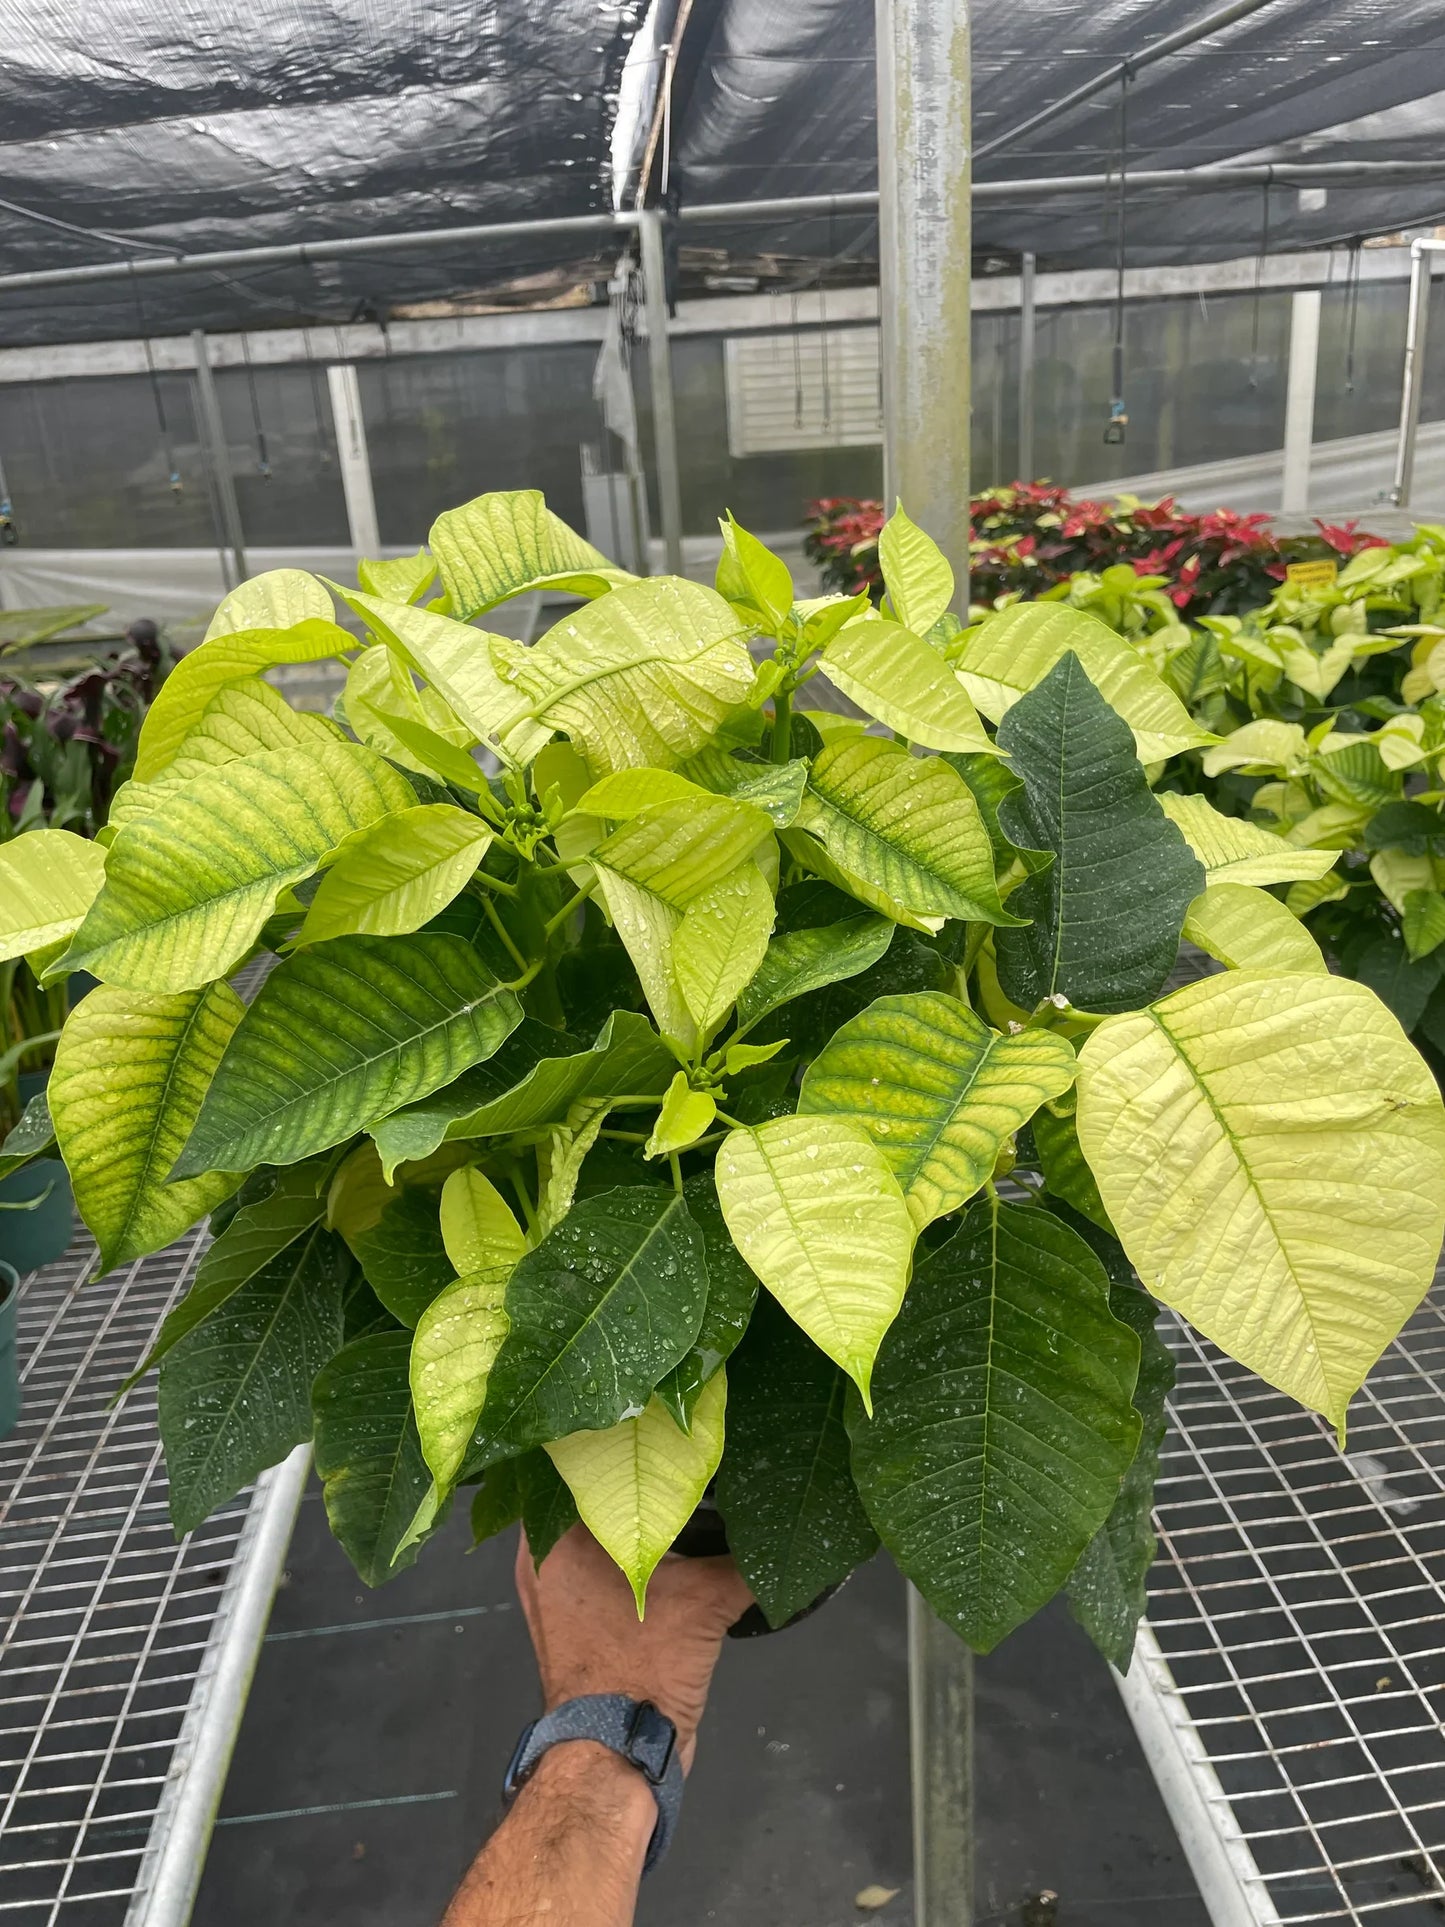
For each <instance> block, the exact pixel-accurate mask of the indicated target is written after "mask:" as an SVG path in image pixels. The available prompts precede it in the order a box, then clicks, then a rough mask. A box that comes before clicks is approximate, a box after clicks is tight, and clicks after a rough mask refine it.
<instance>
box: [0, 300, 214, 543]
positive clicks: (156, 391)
mask: <svg viewBox="0 0 1445 1927" xmlns="http://www.w3.org/2000/svg"><path fill="white" fill-rule="evenodd" d="M130 291H131V294H132V296H133V297H134V300H135V331H136V333H137V334H138V335H139V336H140V345H141V349H142V351H143V352H144V354H145V358H146V374H147V375H148V376H149V378H150V385H151V400H152V401H153V402H154V404H155V411H156V427H157V429H158V430H159V431H160V438H161V451H162V453H163V454H164V456H165V462H166V475H167V478H168V484H169V487H170V491H171V494H172V496H174V497H175V498H176V499H177V500H179V498H180V494H181V490H182V488H183V487H184V484H183V483H182V481H181V472H180V470H179V469H178V468H177V467H176V456H175V450H174V448H173V447H172V446H171V431H170V425H169V423H168V422H167V420H166V404H165V397H164V396H163V395H162V393H161V378H160V375H159V374H158V372H157V370H156V358H155V356H154V355H153V354H152V352H151V338H150V334H149V331H148V330H147V327H146V318H145V306H144V304H143V302H142V301H141V292H140V282H139V281H138V280H137V279H136V275H135V271H134V267H132V270H131V277H130ZM5 510H6V513H7V514H8V512H9V503H8V501H7V502H6V505H5Z"/></svg>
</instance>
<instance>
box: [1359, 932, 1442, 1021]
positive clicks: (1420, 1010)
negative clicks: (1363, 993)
mask: <svg viewBox="0 0 1445 1927" xmlns="http://www.w3.org/2000/svg"><path fill="white" fill-rule="evenodd" d="M1442 970H1445V958H1442V956H1441V953H1440V952H1439V951H1438V950H1432V951H1431V952H1430V954H1429V956H1427V957H1421V958H1420V959H1419V961H1418V962H1416V963H1412V962H1411V961H1410V953H1409V951H1408V950H1407V949H1406V948H1405V944H1404V940H1403V939H1402V938H1400V937H1394V936H1390V937H1376V938H1375V939H1374V940H1373V941H1372V942H1371V943H1368V944H1366V945H1365V947H1364V949H1363V950H1362V951H1361V952H1360V954H1359V956H1358V957H1357V958H1356V959H1355V969H1354V974H1355V976H1356V977H1357V978H1358V979H1359V981H1360V982H1361V983H1362V984H1367V985H1368V986H1369V988H1370V989H1371V990H1373V991H1374V993H1375V995H1376V996H1377V997H1378V998H1379V999H1380V1001H1381V1002H1382V1003H1385V1004H1388V1005H1389V1007H1390V1009H1391V1010H1393V1011H1394V1013H1395V1015H1396V1016H1397V1017H1398V1018H1399V1020H1400V1023H1401V1025H1402V1026H1403V1028H1404V1029H1405V1030H1406V1031H1412V1030H1414V1028H1415V1026H1416V1025H1417V1024H1418V1023H1419V1022H1420V1019H1421V1018H1422V1017H1423V1016H1424V1015H1425V1007H1426V1005H1427V1004H1428V1003H1429V1002H1430V998H1431V996H1432V995H1433V993H1434V990H1435V986H1436V985H1437V984H1438V983H1439V982H1440V975H1441V971H1442Z"/></svg>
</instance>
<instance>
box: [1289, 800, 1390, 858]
mask: <svg viewBox="0 0 1445 1927" xmlns="http://www.w3.org/2000/svg"><path fill="white" fill-rule="evenodd" d="M1373 814H1374V811H1373V810H1372V808H1371V807H1370V805H1369V804H1367V803H1366V804H1355V803H1322V804H1320V805H1319V807H1318V808H1317V809H1313V810H1307V811H1306V812H1305V814H1304V815H1303V816H1302V817H1300V818H1299V819H1298V821H1296V822H1294V823H1291V824H1290V826H1289V828H1288V829H1287V830H1286V831H1285V841H1286V842H1287V843H1292V844H1294V845H1295V847H1296V848H1297V849H1301V850H1329V851H1332V852H1334V853H1335V854H1336V855H1337V854H1338V853H1339V851H1341V850H1352V849H1353V848H1354V847H1355V845H1356V844H1357V843H1358V842H1359V840H1360V837H1361V834H1362V833H1363V831H1364V827H1365V825H1366V824H1367V823H1368V822H1369V820H1370V818H1371V816H1372V815H1373Z"/></svg>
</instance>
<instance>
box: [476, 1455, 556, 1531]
mask: <svg viewBox="0 0 1445 1927" xmlns="http://www.w3.org/2000/svg"><path fill="white" fill-rule="evenodd" d="M542 1456H543V1458H545V1457H546V1456H547V1455H546V1453H545V1452H544V1453H543V1454H542ZM520 1463H521V1461H520V1460H519V1459H502V1460H500V1461H499V1462H498V1463H497V1464H496V1465H489V1466H488V1467H487V1468H486V1470H485V1471H484V1472H483V1473H482V1475H481V1477H480V1478H479V1479H478V1480H477V1490H476V1495H475V1497H474V1498H473V1500H472V1544H473V1545H474V1546H479V1545H481V1544H482V1542H483V1541H484V1540H486V1539H495V1538H496V1536H497V1534H498V1533H499V1532H505V1531H506V1529H507V1527H508V1526H514V1525H515V1524H516V1523H517V1521H518V1519H520V1518H521V1516H522V1485H521V1481H520V1480H519V1479H518V1477H517V1467H518V1465H519V1464H520Z"/></svg>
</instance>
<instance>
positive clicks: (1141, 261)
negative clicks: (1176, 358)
mask: <svg viewBox="0 0 1445 1927" xmlns="http://www.w3.org/2000/svg"><path fill="white" fill-rule="evenodd" d="M7 5H8V7H9V8H10V9H11V10H12V11H13V13H14V19H13V21H12V23H11V24H12V33H11V34H10V35H9V36H7V38H6V40H5V41H3V42H0V47H3V49H4V51H0V107H3V108H4V110H5V120H6V126H7V135H6V139H5V141H4V142H3V143H0V342H3V343H8V344H15V345H20V344H24V343H39V342H53V341H65V340H85V339H104V338H117V337H122V336H129V337H134V336H136V335H138V334H167V333H180V332H184V331H187V330H189V329H190V328H191V327H193V326H197V325H200V326H205V327H227V328H235V327H246V326H248V325H255V326H278V325H285V324H286V323H288V322H291V323H295V322H296V321H298V320H299V321H301V322H303V323H310V322H331V323H335V322H338V321H346V320H348V319H351V318H352V317H353V316H356V315H358V314H360V315H374V316H378V317H380V318H381V319H383V320H385V319H386V318H387V316H388V315H389V314H391V313H393V312H397V313H400V314H402V315H404V314H405V313H406V312H407V311H408V310H409V309H410V308H413V307H414V306H415V305H416V304H417V303H420V302H436V301H439V300H440V301H447V300H470V301H472V302H473V303H476V302H486V301H495V302H497V303H498V304H500V305H512V306H546V305H549V304H555V303H557V302H558V301H572V302H575V301H578V300H582V301H585V300H587V299H588V298H590V296H589V285H590V286H591V287H595V286H596V284H598V283H600V282H601V281H604V280H605V279H606V278H607V276H608V274H609V273H610V271H611V269H612V266H613V263H614V261H615V257H616V254H617V251H618V242H619V238H621V239H624V240H625V239H626V238H627V237H628V234H629V230H630V227H631V224H632V222H633V220H634V219H635V209H636V206H637V204H638V203H639V202H640V201H644V200H647V199H655V198H657V197H658V196H659V194H662V193H663V190H664V188H665V190H666V196H665V198H666V199H667V201H668V202H669V203H670V204H671V203H678V204H679V212H680V214H681V216H682V222H683V225H682V228H681V231H680V234H679V236H678V240H679V242H680V246H681V257H682V258H681V271H682V277H683V284H684V286H685V287H686V286H688V285H689V277H690V284H691V286H692V287H693V288H695V289H698V290H700V289H701V288H703V287H706V286H708V285H715V284H716V283H717V282H718V281H719V280H727V279H736V278H737V277H738V276H739V275H748V274H752V275H753V276H754V277H755V278H756V279H757V280H758V283H759V285H763V286H783V287H787V286H808V285H821V284H823V283H825V282H826V281H827V280H828V279H829V277H830V276H831V275H834V274H835V273H836V272H837V270H838V268H839V266H840V263H841V264H843V265H845V266H847V265H852V266H854V267H855V268H856V267H857V266H858V264H862V266H863V267H864V268H866V265H867V264H868V263H869V262H871V261H872V260H874V259H876V250H877V238H876V215H875V211H874V207H875V199H874V197H875V194H876V153H875V150H876V128H875V120H874V109H873V98H872V96H873V31H874V28H873V4H872V0H554V4H553V5H552V6H550V7H549V8H547V9H546V10H544V11H542V12H541V13H539V12H537V11H536V10H534V12H533V13H532V14H528V13H527V12H525V11H524V10H523V9H521V8H520V7H517V6H515V5H508V4H506V0H490V3H489V4H483V5H482V6H480V7H478V8H475V9H468V10H456V9H451V8H447V7H445V6H444V5H442V4H441V0H398V4H397V5H396V6H395V7H393V8H390V9H387V10H384V11H382V12H379V11H378V10H376V9H369V8H362V7H361V6H360V0H257V4H256V5H254V6H253V7H252V8H251V9H249V10H248V12H247V14H246V17H245V19H244V20H243V19H241V18H240V17H239V16H237V17H235V18H227V19H225V20H221V19H218V20H217V21H216V23H215V31H214V32H213V33H212V34H210V35H209V36H208V38H207V40H206V41H205V43H204V44H201V43H199V42H198V41H197V38H196V35H195V32H194V14H193V12H192V11H191V10H190V9H188V8H185V7H182V6H181V5H180V4H179V3H178V0H128V3H127V6H126V7H125V8H124V9H118V8H116V7H114V5H113V4H112V0H71V3H70V4H67V5H66V6H64V7H62V6H61V5H60V0H39V4H36V3H35V0H27V4H26V5H25V7H24V9H23V13H22V10H21V9H20V7H19V4H18V0H0V9H3V8H5V7H6V6H7ZM973 13H974V42H975V77H976V80H975V121H976V138H977V141H978V146H977V150H976V168H977V174H976V179H975V201H976V207H977V217H976V221H975V230H974V231H975V239H976V244H977V247H978V248H979V250H980V251H981V252H983V253H985V254H989V253H991V254H995V255H997V254H1002V255H1004V256H1006V257H1013V256H1016V255H1018V254H1019V253H1021V252H1023V251H1028V252H1031V253H1034V254H1036V255H1037V256H1038V258H1039V261H1040V263H1041V265H1043V266H1046V267H1050V268H1055V269H1069V268H1090V267H1099V266H1102V265H1104V264H1105V263H1107V262H1111V261H1113V259H1114V258H1115V255H1116V253H1117V249H1118V241H1119V237H1118V233H1117V229H1116V217H1117V210H1118V207H1119V204H1120V199H1121V197H1120V191H1119V176H1120V168H1121V164H1122V166H1123V170H1124V174H1125V193H1124V197H1123V199H1124V205H1125V210H1126V227H1127V233H1126V237H1125V238H1126V241H1127V250H1126V251H1127V258H1128V260H1129V263H1130V264H1131V265H1134V266H1140V267H1147V266H1150V265H1169V264H1180V263H1186V262H1189V261H1198V260H1209V259H1221V258H1228V257H1231V256H1235V257H1237V256H1239V255H1240V254H1243V253H1247V252H1256V251H1259V252H1264V251H1273V250H1277V249H1299V248H1301V247H1318V246H1328V245H1332V244H1333V245H1339V244H1341V243H1344V244H1349V243H1351V242H1354V241H1357V240H1358V239H1359V238H1360V237H1362V236H1365V235H1373V234H1379V233H1382V232H1387V231H1391V230H1398V229H1405V228H1412V227H1420V226H1428V225H1431V224H1433V222H1434V221H1435V220H1436V219H1437V218H1441V217H1442V216H1445V156H1442V154H1441V151H1440V143H1439V140H1438V136H1437V135H1436V132H1435V129H1436V127H1437V126H1438V120H1439V112H1440V107H1441V104H1442V101H1445V89H1439V90H1436V92H1435V93H1434V94H1433V95H1432V94H1431V93H1430V92H1428V91H1422V90H1428V89H1429V86H1430V82H1431V79H1432V77H1437V78H1438V77H1441V76H1445V65H1442V62H1441V60H1440V59H1439V57H1438V56H1439V55H1441V54H1445V0H1231V4H1229V5H1225V6H1218V5H1216V6H1215V7H1213V8H1210V7H1209V6H1207V5H1206V4H1204V3H1203V0H1102V4H1101V5H1100V6H1099V7H1098V8H1096V9H1094V10H1092V11H1091V13H1090V14H1089V16H1088V18H1087V19H1084V20H1075V19H1073V18H1072V17H1062V16H1060V14H1059V11H1058V9H1057V6H1056V4H1054V3H1053V0H975V4H974V8H973ZM1081 73H1082V74H1083V76H1084V78H1083V80H1082V81H1080V79H1079V76H1080V74H1081ZM1041 99H1042V102H1043V104H1042V106H1040V104H1039V103H1040V100H1041ZM1124 106H1127V121H1126V124H1125V125H1122V126H1121V107H1124ZM1206 194H1207V199H1206V198H1205V196H1206ZM694 222H696V223H698V224H699V225H698V226H697V227H696V228H694V227H692V225H691V224H692V223H694ZM704 229H705V232H704ZM102 256H103V257H105V258H98V257H102ZM117 256H119V257H120V258H116V257H117Z"/></svg>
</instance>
